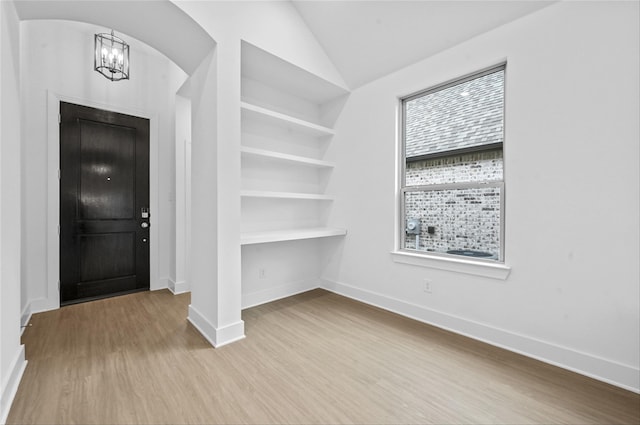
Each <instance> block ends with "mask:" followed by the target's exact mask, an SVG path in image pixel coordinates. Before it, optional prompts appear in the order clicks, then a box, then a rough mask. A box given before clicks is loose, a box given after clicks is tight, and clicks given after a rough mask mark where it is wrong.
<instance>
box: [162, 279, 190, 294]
mask: <svg viewBox="0 0 640 425" xmlns="http://www.w3.org/2000/svg"><path fill="white" fill-rule="evenodd" d="M168 288H169V291H171V293H172V294H173V295H179V294H185V293H187V292H191V286H190V285H189V283H188V282H187V281H185V280H180V281H178V282H176V281H174V280H173V279H171V278H169V286H168Z"/></svg>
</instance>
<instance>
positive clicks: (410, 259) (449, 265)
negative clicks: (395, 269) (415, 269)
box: [391, 251, 511, 280]
mask: <svg viewBox="0 0 640 425" xmlns="http://www.w3.org/2000/svg"><path fill="white" fill-rule="evenodd" d="M391 258H393V261H395V262H396V263H402V264H411V265H412V266H420V267H429V268H432V269H438V270H447V271H452V272H458V273H465V274H471V275H474V276H483V277H490V278H492V279H501V280H506V279H507V277H508V276H509V273H511V267H510V266H507V265H505V264H498V263H491V262H483V261H474V260H469V259H466V258H449V257H438V256H435V255H429V254H422V253H420V254H418V253H412V252H405V251H392V252H391Z"/></svg>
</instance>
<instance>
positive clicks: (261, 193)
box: [240, 190, 333, 201]
mask: <svg viewBox="0 0 640 425" xmlns="http://www.w3.org/2000/svg"><path fill="white" fill-rule="evenodd" d="M240 196H242V197H245V198H274V199H277V198H280V199H308V200H315V201H333V198H332V197H330V196H327V195H322V194H317V193H299V192H269V191H266V190H242V191H240Z"/></svg>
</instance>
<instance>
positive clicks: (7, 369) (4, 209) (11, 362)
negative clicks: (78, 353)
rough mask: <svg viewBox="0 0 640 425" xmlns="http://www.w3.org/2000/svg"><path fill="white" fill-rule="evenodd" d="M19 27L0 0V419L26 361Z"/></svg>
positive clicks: (10, 8)
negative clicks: (22, 310) (22, 306)
mask: <svg viewBox="0 0 640 425" xmlns="http://www.w3.org/2000/svg"><path fill="white" fill-rule="evenodd" d="M19 49H20V32H19V23H18V17H17V14H16V11H15V6H14V4H13V2H10V1H2V2H0V423H5V421H6V419H7V415H8V414H9V409H10V408H11V403H12V401H13V398H14V397H15V393H16V391H17V390H18V384H19V383H20V378H21V377H22V373H23V372H24V368H25V366H26V363H27V362H26V361H25V356H24V346H22V345H20V280H21V276H20V251H21V242H20V226H21V202H20V187H21V178H20V173H21V171H20V168H21V164H20V156H21V155H20V151H21V144H20V92H19V87H20V72H19V69H20V68H19V63H20V61H19Z"/></svg>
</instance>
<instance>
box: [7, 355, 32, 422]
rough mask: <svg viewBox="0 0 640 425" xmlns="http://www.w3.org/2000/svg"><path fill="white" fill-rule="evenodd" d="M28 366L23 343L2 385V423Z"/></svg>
mask: <svg viewBox="0 0 640 425" xmlns="http://www.w3.org/2000/svg"><path fill="white" fill-rule="evenodd" d="M26 367H27V361H26V360H25V357H24V345H21V346H20V348H19V349H18V353H17V354H16V357H15V358H14V359H13V362H11V366H10V367H9V374H8V379H7V380H6V381H4V382H2V386H1V387H0V424H5V423H6V422H7V417H8V416H9V411H10V410H11V405H12V404H13V400H14V399H15V397H16V393H17V392H18V386H19V385H20V381H21V380H22V375H23V374H24V370H25V368H26Z"/></svg>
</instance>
